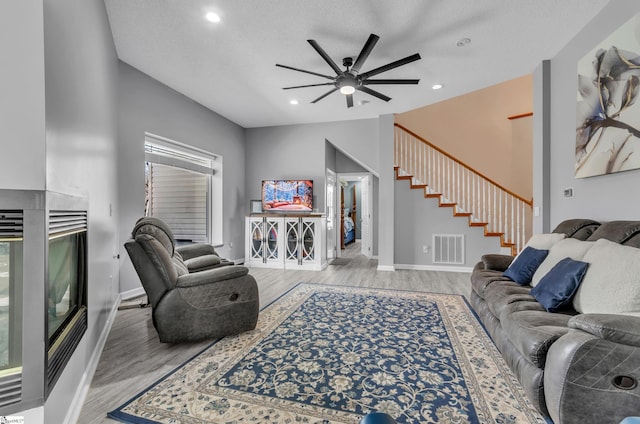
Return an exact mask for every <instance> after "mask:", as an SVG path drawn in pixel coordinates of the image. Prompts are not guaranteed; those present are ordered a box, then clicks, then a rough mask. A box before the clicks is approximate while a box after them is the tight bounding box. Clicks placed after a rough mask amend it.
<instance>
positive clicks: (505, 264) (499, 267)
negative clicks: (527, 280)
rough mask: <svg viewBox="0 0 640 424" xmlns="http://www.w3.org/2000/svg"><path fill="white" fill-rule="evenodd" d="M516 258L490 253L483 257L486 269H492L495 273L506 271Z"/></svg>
mask: <svg viewBox="0 0 640 424" xmlns="http://www.w3.org/2000/svg"><path fill="white" fill-rule="evenodd" d="M513 259H514V256H510V255H500V254H497V253H490V254H487V255H482V258H481V260H482V263H484V266H485V268H486V269H492V270H494V271H506V270H507V268H509V265H511V262H513Z"/></svg>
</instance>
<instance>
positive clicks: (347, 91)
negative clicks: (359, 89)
mask: <svg viewBox="0 0 640 424" xmlns="http://www.w3.org/2000/svg"><path fill="white" fill-rule="evenodd" d="M340 92H341V93H342V94H353V93H355V92H356V88H355V87H354V86H352V85H343V86H342V87H340Z"/></svg>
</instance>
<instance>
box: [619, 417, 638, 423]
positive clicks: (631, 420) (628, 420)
mask: <svg viewBox="0 0 640 424" xmlns="http://www.w3.org/2000/svg"><path fill="white" fill-rule="evenodd" d="M620 424H640V417H627V418H625V419H624V420H622V421H620Z"/></svg>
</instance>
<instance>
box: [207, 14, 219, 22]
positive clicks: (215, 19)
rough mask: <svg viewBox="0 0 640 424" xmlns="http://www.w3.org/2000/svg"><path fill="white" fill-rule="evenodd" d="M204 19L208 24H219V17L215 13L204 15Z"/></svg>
mask: <svg viewBox="0 0 640 424" xmlns="http://www.w3.org/2000/svg"><path fill="white" fill-rule="evenodd" d="M204 17H205V18H206V19H207V21H209V22H216V23H217V22H220V15H218V14H217V13H213V12H209V13H207V14H206V15H204Z"/></svg>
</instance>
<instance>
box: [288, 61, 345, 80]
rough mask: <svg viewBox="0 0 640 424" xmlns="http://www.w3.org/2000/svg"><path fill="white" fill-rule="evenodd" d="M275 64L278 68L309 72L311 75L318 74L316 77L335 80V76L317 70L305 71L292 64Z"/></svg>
mask: <svg viewBox="0 0 640 424" xmlns="http://www.w3.org/2000/svg"><path fill="white" fill-rule="evenodd" d="M276 66H278V67H280V68H285V69H291V70H292V71H298V72H304V73H305V74H311V75H315V76H318V77H322V78H327V79H330V80H335V77H330V76H329V75H323V74H319V73H317V72H312V71H305V70H304V69H298V68H294V67H293V66H287V65H280V64H278V63H276Z"/></svg>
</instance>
